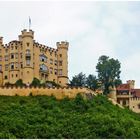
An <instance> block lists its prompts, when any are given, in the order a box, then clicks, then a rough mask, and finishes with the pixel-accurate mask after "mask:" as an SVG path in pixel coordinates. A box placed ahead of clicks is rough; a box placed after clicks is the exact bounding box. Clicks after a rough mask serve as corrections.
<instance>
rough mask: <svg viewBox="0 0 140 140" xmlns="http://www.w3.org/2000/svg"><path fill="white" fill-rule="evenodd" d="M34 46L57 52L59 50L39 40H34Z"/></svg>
mask: <svg viewBox="0 0 140 140" xmlns="http://www.w3.org/2000/svg"><path fill="white" fill-rule="evenodd" d="M34 46H36V47H39V48H40V49H42V50H44V51H49V52H55V53H56V52H57V49H55V48H51V47H48V46H45V45H43V44H39V43H38V42H34Z"/></svg>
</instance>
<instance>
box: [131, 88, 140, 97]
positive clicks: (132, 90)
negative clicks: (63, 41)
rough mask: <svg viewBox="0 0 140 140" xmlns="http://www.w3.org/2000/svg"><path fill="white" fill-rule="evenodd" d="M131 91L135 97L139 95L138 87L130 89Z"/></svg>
mask: <svg viewBox="0 0 140 140" xmlns="http://www.w3.org/2000/svg"><path fill="white" fill-rule="evenodd" d="M131 93H132V94H133V95H134V96H136V97H140V89H131Z"/></svg>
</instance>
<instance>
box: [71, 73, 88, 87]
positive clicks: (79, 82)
mask: <svg viewBox="0 0 140 140" xmlns="http://www.w3.org/2000/svg"><path fill="white" fill-rule="evenodd" d="M70 86H79V87H84V86H86V75H85V74H83V73H82V72H81V73H79V74H78V75H75V76H74V77H73V78H72V80H71V81H70Z"/></svg>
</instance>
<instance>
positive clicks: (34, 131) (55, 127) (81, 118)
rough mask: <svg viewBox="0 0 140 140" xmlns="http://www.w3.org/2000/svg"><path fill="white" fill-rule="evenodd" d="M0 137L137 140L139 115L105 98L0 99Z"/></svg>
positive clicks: (18, 97) (17, 97) (4, 97)
mask: <svg viewBox="0 0 140 140" xmlns="http://www.w3.org/2000/svg"><path fill="white" fill-rule="evenodd" d="M0 138H36V139H37V138H140V116H139V114H136V113H133V112H131V111H130V110H128V109H121V108H119V107H118V106H114V105H112V104H111V103H110V101H108V100H107V98H106V97H105V96H97V97H94V98H93V99H91V100H85V99H83V98H82V97H81V96H80V95H78V96H77V97H76V98H75V99H71V100H70V99H67V98H65V99H63V100H61V101H59V100H56V99H55V98H54V97H48V96H35V97H33V96H28V97H20V96H15V97H6V96H0Z"/></svg>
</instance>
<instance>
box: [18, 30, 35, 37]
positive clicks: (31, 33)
mask: <svg viewBox="0 0 140 140" xmlns="http://www.w3.org/2000/svg"><path fill="white" fill-rule="evenodd" d="M21 33H22V35H21V36H19V38H20V37H32V38H33V37H34V31H32V30H29V31H27V29H24V30H22V31H21Z"/></svg>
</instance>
